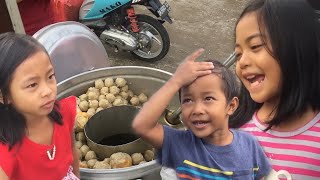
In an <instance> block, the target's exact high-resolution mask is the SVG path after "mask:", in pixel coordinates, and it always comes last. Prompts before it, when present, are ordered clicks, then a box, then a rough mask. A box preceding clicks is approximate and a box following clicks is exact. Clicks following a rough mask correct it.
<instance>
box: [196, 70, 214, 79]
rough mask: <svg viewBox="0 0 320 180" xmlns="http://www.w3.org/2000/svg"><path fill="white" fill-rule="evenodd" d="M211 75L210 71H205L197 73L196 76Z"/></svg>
mask: <svg viewBox="0 0 320 180" xmlns="http://www.w3.org/2000/svg"><path fill="white" fill-rule="evenodd" d="M211 73H212V70H205V71H198V72H197V76H198V77H199V76H205V75H208V74H211Z"/></svg>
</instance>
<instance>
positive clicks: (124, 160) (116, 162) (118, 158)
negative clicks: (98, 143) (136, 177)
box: [110, 152, 132, 169]
mask: <svg viewBox="0 0 320 180" xmlns="http://www.w3.org/2000/svg"><path fill="white" fill-rule="evenodd" d="M110 165H111V168H112V169H114V168H124V167H130V166H132V159H131V156H130V155H129V154H127V153H123V152H117V153H114V154H112V155H111V156H110Z"/></svg>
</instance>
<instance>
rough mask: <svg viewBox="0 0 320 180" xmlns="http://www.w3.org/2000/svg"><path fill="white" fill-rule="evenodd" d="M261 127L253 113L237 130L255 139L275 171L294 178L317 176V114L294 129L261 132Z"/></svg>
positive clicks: (319, 158) (319, 129)
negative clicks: (248, 133) (283, 171)
mask: <svg viewBox="0 0 320 180" xmlns="http://www.w3.org/2000/svg"><path fill="white" fill-rule="evenodd" d="M265 128H266V126H264V125H263V124H262V123H261V122H260V121H259V119H258V117H257V116H256V114H254V115H253V117H252V120H251V121H249V122H248V123H247V124H245V125H244V126H242V127H241V128H240V129H241V130H243V131H247V132H250V133H252V134H253V135H254V136H256V137H257V138H258V141H259V143H260V144H261V146H262V147H263V149H264V150H265V152H266V155H267V157H268V158H269V160H270V163H271V165H272V168H273V169H274V170H275V171H280V170H285V171H288V172H289V173H290V175H291V177H292V179H294V180H319V179H320V113H318V114H317V115H316V116H315V117H314V118H313V119H312V120H311V121H310V122H309V123H307V124H306V125H305V126H304V127H301V128H299V129H297V130H295V131H291V132H279V131H274V130H269V131H267V132H264V131H263V130H264V129H265ZM280 177H281V176H280ZM284 179H285V178H284Z"/></svg>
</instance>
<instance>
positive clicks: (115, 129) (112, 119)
mask: <svg viewBox="0 0 320 180" xmlns="http://www.w3.org/2000/svg"><path fill="white" fill-rule="evenodd" d="M139 109H140V108H138V107H135V106H114V107H110V108H107V109H104V110H102V111H100V112H98V113H97V114H95V115H94V116H92V117H91V118H90V120H89V121H88V123H87V124H86V125H85V128H84V133H85V136H86V139H87V143H88V146H89V147H90V149H91V150H93V151H94V152H95V153H96V154H97V155H98V157H99V159H102V160H103V159H104V158H108V157H110V156H111V155H112V154H113V153H117V152H124V153H127V154H129V155H131V154H133V153H144V152H145V151H146V150H148V149H152V146H151V145H149V144H148V143H146V142H145V141H143V140H142V139H140V138H139V137H138V136H136V135H134V132H133V130H132V128H131V124H132V121H133V119H134V117H135V115H136V114H137V113H138V112H139Z"/></svg>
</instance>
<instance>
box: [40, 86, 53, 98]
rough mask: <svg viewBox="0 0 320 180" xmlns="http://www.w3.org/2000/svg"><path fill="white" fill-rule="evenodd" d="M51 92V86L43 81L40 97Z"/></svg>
mask: <svg viewBox="0 0 320 180" xmlns="http://www.w3.org/2000/svg"><path fill="white" fill-rule="evenodd" d="M51 93H52V89H51V87H50V86H49V85H48V84H46V83H45V84H44V85H43V87H42V91H41V97H46V96H49V95H51Z"/></svg>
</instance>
